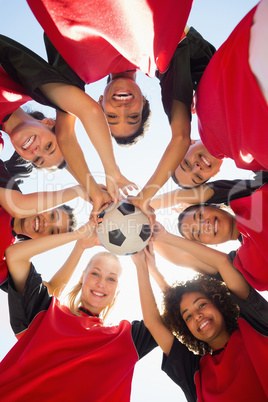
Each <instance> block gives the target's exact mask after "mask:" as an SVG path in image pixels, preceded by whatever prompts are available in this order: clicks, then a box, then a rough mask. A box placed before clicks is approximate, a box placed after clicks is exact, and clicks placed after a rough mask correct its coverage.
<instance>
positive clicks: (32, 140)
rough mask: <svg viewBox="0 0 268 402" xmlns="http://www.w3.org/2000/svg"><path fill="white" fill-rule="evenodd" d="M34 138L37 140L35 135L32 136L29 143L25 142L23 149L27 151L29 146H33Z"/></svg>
mask: <svg viewBox="0 0 268 402" xmlns="http://www.w3.org/2000/svg"><path fill="white" fill-rule="evenodd" d="M34 138H35V135H32V136H31V137H30V138H29V139H28V140H27V141H25V143H24V144H23V145H22V148H23V149H24V150H26V149H27V148H29V146H31V145H32V143H33V142H34Z"/></svg>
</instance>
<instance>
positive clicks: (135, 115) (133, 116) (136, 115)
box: [129, 114, 139, 120]
mask: <svg viewBox="0 0 268 402" xmlns="http://www.w3.org/2000/svg"><path fill="white" fill-rule="evenodd" d="M138 117H139V115H138V114H133V115H131V116H129V118H130V119H133V120H134V119H138Z"/></svg>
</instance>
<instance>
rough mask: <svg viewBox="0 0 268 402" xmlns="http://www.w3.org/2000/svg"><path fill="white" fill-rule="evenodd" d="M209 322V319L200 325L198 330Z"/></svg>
mask: <svg viewBox="0 0 268 402" xmlns="http://www.w3.org/2000/svg"><path fill="white" fill-rule="evenodd" d="M208 323H209V321H206V322H203V324H201V325H200V327H199V328H198V331H201V329H202V328H204V326H205V325H207V324H208Z"/></svg>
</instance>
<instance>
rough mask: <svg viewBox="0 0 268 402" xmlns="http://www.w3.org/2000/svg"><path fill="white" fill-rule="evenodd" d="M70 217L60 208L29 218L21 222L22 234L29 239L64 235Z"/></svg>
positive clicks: (67, 228)
mask: <svg viewBox="0 0 268 402" xmlns="http://www.w3.org/2000/svg"><path fill="white" fill-rule="evenodd" d="M69 226H70V217H69V215H68V213H67V212H65V211H63V210H62V209H60V208H55V209H52V210H50V211H46V212H42V213H41V214H38V215H35V216H29V217H27V218H24V219H22V220H21V229H22V233H23V234H24V235H26V236H29V237H31V238H37V237H43V236H48V235H53V234H59V233H66V232H68V230H69Z"/></svg>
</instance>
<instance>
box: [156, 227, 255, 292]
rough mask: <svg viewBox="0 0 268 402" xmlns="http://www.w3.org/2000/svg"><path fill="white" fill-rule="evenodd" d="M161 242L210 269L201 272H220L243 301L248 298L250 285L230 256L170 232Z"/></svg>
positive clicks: (209, 273)
mask: <svg viewBox="0 0 268 402" xmlns="http://www.w3.org/2000/svg"><path fill="white" fill-rule="evenodd" d="M161 241H162V242H163V243H166V244H168V245H170V246H173V247H176V248H179V249H180V250H182V251H185V252H186V253H188V254H189V255H191V256H193V257H194V258H196V259H197V260H200V261H201V262H202V263H203V264H206V265H207V266H208V267H210V268H209V269H208V270H206V269H203V270H200V272H202V273H207V274H208V275H211V268H213V269H214V270H215V272H219V273H220V275H221V277H222V279H223V281H224V282H225V283H226V285H227V286H228V288H229V289H230V290H231V291H232V292H233V293H234V294H236V295H237V296H238V297H240V298H241V299H246V298H247V297H248V295H249V284H248V282H247V281H246V279H245V278H244V277H243V275H242V274H241V273H240V272H239V271H238V270H237V269H236V268H235V267H234V266H233V264H232V262H231V260H230V258H229V256H228V254H226V253H222V252H221V251H218V250H215V249H213V248H211V247H207V246H205V245H204V244H200V243H198V242H194V241H192V240H188V239H185V238H183V237H180V236H175V235H172V234H171V233H168V232H166V235H165V236H163V237H161ZM204 268H205V265H204Z"/></svg>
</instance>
